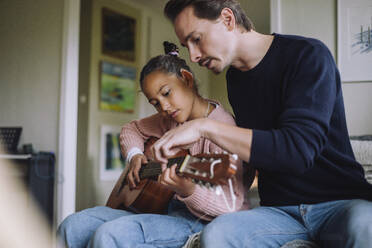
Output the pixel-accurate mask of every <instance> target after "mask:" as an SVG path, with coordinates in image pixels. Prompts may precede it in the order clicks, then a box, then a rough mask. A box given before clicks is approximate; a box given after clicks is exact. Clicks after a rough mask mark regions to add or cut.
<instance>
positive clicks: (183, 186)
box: [158, 165, 195, 197]
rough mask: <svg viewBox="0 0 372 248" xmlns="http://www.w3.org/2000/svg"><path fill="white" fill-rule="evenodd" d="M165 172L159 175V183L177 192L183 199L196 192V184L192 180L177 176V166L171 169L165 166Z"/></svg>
mask: <svg viewBox="0 0 372 248" xmlns="http://www.w3.org/2000/svg"><path fill="white" fill-rule="evenodd" d="M162 167H163V172H162V174H161V175H159V178H158V181H159V182H160V183H161V184H163V185H165V186H167V187H168V188H170V189H171V190H173V191H174V192H176V194H177V195H179V196H181V197H188V196H190V195H191V194H192V193H194V190H195V184H194V183H193V182H192V181H191V179H190V178H186V177H182V176H179V175H177V173H176V167H177V165H172V166H171V167H170V168H165V166H164V165H163V166H162Z"/></svg>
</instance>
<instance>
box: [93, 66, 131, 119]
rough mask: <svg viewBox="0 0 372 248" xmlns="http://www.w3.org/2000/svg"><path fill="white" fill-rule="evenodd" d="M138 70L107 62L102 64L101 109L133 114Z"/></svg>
mask: <svg viewBox="0 0 372 248" xmlns="http://www.w3.org/2000/svg"><path fill="white" fill-rule="evenodd" d="M135 80H136V69H135V68H133V67H130V66H124V65H121V64H114V63H110V62H106V61H102V62H101V63H100V102H99V105H100V109H101V110H110V111H118V112H133V110H134V104H135V97H136V82H135Z"/></svg>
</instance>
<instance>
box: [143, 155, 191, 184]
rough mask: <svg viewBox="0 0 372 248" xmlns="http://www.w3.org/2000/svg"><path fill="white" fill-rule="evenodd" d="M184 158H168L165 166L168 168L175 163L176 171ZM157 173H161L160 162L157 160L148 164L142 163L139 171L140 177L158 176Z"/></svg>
mask: <svg viewBox="0 0 372 248" xmlns="http://www.w3.org/2000/svg"><path fill="white" fill-rule="evenodd" d="M184 159H185V157H177V158H170V159H168V163H167V167H168V168H169V167H171V166H172V165H174V164H177V169H176V170H177V171H178V169H179V167H180V165H181V164H182V162H183V161H184ZM159 174H161V164H160V163H157V162H149V163H148V164H146V165H143V166H142V167H141V170H140V172H139V176H140V179H145V178H149V177H154V176H158V175H159Z"/></svg>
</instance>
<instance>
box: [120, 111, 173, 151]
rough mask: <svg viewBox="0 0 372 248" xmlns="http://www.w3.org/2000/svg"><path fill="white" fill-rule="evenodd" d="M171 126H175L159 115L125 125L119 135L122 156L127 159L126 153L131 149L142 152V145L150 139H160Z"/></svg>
mask: <svg viewBox="0 0 372 248" xmlns="http://www.w3.org/2000/svg"><path fill="white" fill-rule="evenodd" d="M173 125H175V124H174V123H173V122H172V121H170V120H169V119H166V118H164V117H163V116H162V115H161V114H159V113H158V114H154V115H151V116H149V117H146V118H143V119H140V120H135V121H132V122H130V123H128V124H125V125H124V126H123V128H122V129H121V133H120V147H121V152H122V154H123V155H124V156H125V157H127V155H128V151H129V150H130V149H131V148H133V147H137V148H139V149H140V150H141V151H143V150H144V144H145V142H146V141H147V140H148V139H149V138H150V137H156V138H160V137H161V136H163V134H164V133H165V132H166V131H168V130H169V129H170V128H172V126H173Z"/></svg>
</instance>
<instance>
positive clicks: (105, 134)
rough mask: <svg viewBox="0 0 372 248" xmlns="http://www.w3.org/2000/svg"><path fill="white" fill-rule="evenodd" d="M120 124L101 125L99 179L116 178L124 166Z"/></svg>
mask: <svg viewBox="0 0 372 248" xmlns="http://www.w3.org/2000/svg"><path fill="white" fill-rule="evenodd" d="M120 131H121V127H120V126H110V125H102V126H101V151H100V180H117V179H118V178H119V176H120V174H121V172H122V171H123V169H124V168H125V158H124V157H123V156H122V154H121V151H120V142H119V141H120V140H119V135H120Z"/></svg>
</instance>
